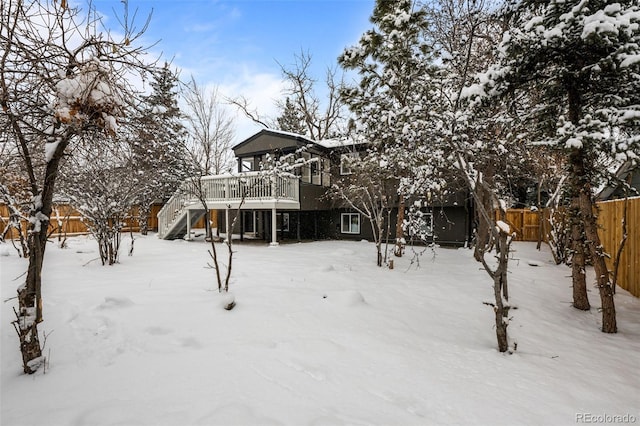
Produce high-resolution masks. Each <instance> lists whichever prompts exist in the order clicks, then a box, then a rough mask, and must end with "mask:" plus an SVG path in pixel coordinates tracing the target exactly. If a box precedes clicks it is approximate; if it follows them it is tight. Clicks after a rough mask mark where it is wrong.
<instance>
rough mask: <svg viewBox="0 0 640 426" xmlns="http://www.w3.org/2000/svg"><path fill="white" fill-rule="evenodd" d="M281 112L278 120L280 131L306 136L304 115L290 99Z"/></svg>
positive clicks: (286, 101)
mask: <svg viewBox="0 0 640 426" xmlns="http://www.w3.org/2000/svg"><path fill="white" fill-rule="evenodd" d="M281 110H282V113H281V115H280V117H278V118H277V122H278V127H280V130H283V131H285V132H291V133H297V134H299V135H304V134H305V133H304V132H305V126H304V119H303V116H302V113H301V112H300V111H299V110H298V109H297V108H296V106H295V105H294V104H293V102H291V99H290V98H289V97H287V99H286V100H285V103H284V105H283V106H282V107H281Z"/></svg>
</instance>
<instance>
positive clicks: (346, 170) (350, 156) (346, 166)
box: [340, 152, 359, 175]
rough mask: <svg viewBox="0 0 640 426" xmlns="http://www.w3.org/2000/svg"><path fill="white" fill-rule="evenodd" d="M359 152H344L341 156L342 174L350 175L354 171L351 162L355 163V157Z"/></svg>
mask: <svg viewBox="0 0 640 426" xmlns="http://www.w3.org/2000/svg"><path fill="white" fill-rule="evenodd" d="M358 157H359V156H358V153H357V152H348V153H346V154H342V155H341V156H340V174H341V175H350V174H351V173H353V170H351V164H352V163H353V161H354V159H355V158H358Z"/></svg>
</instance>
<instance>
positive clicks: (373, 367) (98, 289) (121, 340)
mask: <svg viewBox="0 0 640 426" xmlns="http://www.w3.org/2000/svg"><path fill="white" fill-rule="evenodd" d="M128 243H129V241H128V240H127V239H125V241H123V250H122V253H123V255H122V257H121V263H120V264H118V265H115V266H111V267H109V266H101V264H100V261H99V260H95V259H96V258H97V257H98V253H97V246H96V244H95V242H94V241H92V240H91V239H89V238H88V237H77V238H72V239H70V240H69V241H68V245H69V247H68V248H67V249H60V248H58V247H57V246H56V245H55V244H51V245H50V247H48V249H47V255H46V260H45V262H46V263H45V267H44V316H45V322H44V323H42V324H41V326H40V329H41V331H42V332H44V333H46V334H47V336H48V337H47V339H46V347H45V353H46V355H47V356H48V357H49V366H48V369H47V370H46V373H45V372H43V371H39V372H38V373H36V374H35V375H32V376H26V375H23V374H22V372H21V361H20V353H19V350H18V348H17V343H18V339H17V336H16V335H15V331H14V330H13V328H12V326H11V324H10V322H11V320H12V319H13V311H12V308H13V306H14V305H15V303H16V301H15V300H10V301H5V302H4V303H2V319H1V321H2V322H1V326H0V327H1V332H2V340H1V343H2V348H1V350H2V352H1V354H2V378H1V386H2V390H1V392H2V398H1V400H0V402H1V409H2V417H1V419H0V420H1V421H0V423H1V424H2V425H3V426H14V425H51V426H55V425H87V426H97V425H127V426H135V425H175V426H182V425H277V424H282V425H440V424H460V425H472V424H479V425H518V424H530V425H552V424H553V425H558V424H560V425H562V424H566V425H572V424H576V422H577V423H578V424H579V423H581V422H591V423H592V422H593V421H594V420H596V421H597V420H624V419H625V417H623V416H627V417H626V419H627V420H628V421H633V420H635V423H640V403H639V401H640V299H637V298H634V297H632V296H630V295H629V294H628V293H626V292H625V291H623V290H621V291H619V292H618V295H617V296H616V303H617V310H618V325H619V333H618V334H616V335H607V334H604V333H602V332H600V331H599V322H600V314H599V313H598V309H597V307H598V306H599V298H598V297H597V291H596V290H595V289H591V292H590V299H591V303H592V305H593V306H594V307H593V309H592V310H591V311H590V312H579V311H576V310H574V309H572V308H571V306H570V301H571V287H570V285H571V280H570V277H569V275H570V271H569V269H568V268H567V267H566V266H556V265H554V264H553V263H552V262H551V261H550V259H551V257H550V256H549V254H548V252H546V251H544V250H543V251H542V252H537V251H536V250H535V245H534V244H532V243H516V244H515V245H514V248H515V252H514V254H513V257H514V259H513V260H512V261H511V263H510V265H511V267H510V271H511V273H510V275H509V279H510V291H511V296H512V303H513V304H514V305H516V306H517V307H518V309H517V310H513V311H512V314H513V319H512V322H511V325H510V327H509V332H510V333H511V337H512V338H513V339H514V340H515V341H517V351H516V352H515V354H513V355H505V354H501V353H499V352H498V351H497V350H496V342H495V333H494V330H493V327H492V324H493V312H492V311H491V308H490V307H488V306H486V305H484V304H483V303H482V302H483V301H491V298H492V289H491V281H490V279H489V277H488V276H487V275H486V273H485V272H484V271H483V270H481V269H480V267H479V264H477V263H476V262H475V261H474V260H473V258H472V255H471V252H470V251H469V250H466V249H458V250H456V249H446V248H439V249H437V250H436V251H435V254H434V253H432V252H430V251H428V252H427V253H425V254H424V255H423V256H422V258H421V259H420V265H419V267H416V266H415V265H410V264H409V261H410V260H411V256H406V257H404V258H402V259H396V261H395V262H396V267H395V269H394V270H389V269H381V268H377V267H376V266H375V264H374V262H375V251H374V246H373V245H372V244H370V243H367V242H345V241H324V242H313V243H299V244H284V245H281V246H279V247H269V246H267V245H266V244H262V243H256V242H253V243H243V244H237V245H236V250H237V253H236V254H235V258H234V264H233V277H232V282H231V286H230V287H231V290H232V291H233V293H234V294H235V297H236V302H237V306H236V307H235V309H233V310H232V311H225V310H224V309H222V308H221V306H220V301H221V296H220V295H219V294H218V293H217V291H214V287H215V284H214V278H213V275H214V271H213V270H211V269H208V268H207V267H206V265H207V262H209V257H208V256H209V255H208V253H207V247H208V246H207V244H206V243H204V242H202V241H193V242H186V241H162V240H158V239H157V238H156V237H155V235H149V236H147V237H142V236H137V239H136V242H135V253H134V256H133V257H128V256H126V251H127V249H128ZM219 247H220V248H221V249H224V246H222V245H220V246H219ZM0 265H1V285H2V299H3V300H5V299H8V298H11V297H13V296H15V288H16V287H17V286H18V285H19V284H20V283H21V282H22V280H23V279H24V278H23V277H19V276H20V275H21V274H22V273H23V272H24V271H25V270H26V263H25V261H24V260H23V259H20V258H18V256H17V254H16V252H15V250H13V248H11V247H10V246H7V245H6V244H4V245H0ZM615 416H619V417H615Z"/></svg>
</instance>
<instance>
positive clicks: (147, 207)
mask: <svg viewBox="0 0 640 426" xmlns="http://www.w3.org/2000/svg"><path fill="white" fill-rule="evenodd" d="M150 214H151V204H147V203H146V202H144V200H143V201H142V202H141V203H140V205H139V206H138V225H139V227H140V234H141V235H147V234H148V233H149V215H150Z"/></svg>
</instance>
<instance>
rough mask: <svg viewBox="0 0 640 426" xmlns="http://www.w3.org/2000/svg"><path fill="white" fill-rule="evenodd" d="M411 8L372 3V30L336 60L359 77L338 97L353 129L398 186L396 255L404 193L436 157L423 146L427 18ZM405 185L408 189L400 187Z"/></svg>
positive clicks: (428, 95) (429, 82)
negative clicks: (348, 112)
mask: <svg viewBox="0 0 640 426" xmlns="http://www.w3.org/2000/svg"><path fill="white" fill-rule="evenodd" d="M413 4H414V2H413V1H410V0H395V1H388V0H378V1H376V4H375V7H374V10H373V14H372V16H371V22H372V23H373V25H374V28H373V29H371V30H368V31H366V32H365V33H364V34H363V35H362V37H361V38H360V41H359V43H358V45H356V46H353V47H351V48H348V49H346V50H345V51H344V53H343V54H342V55H341V56H340V57H339V58H338V61H339V63H340V65H341V66H342V67H344V68H346V69H348V70H357V71H358V73H359V74H360V83H359V85H358V86H351V87H345V88H344V89H343V90H342V92H341V94H342V97H343V99H344V100H345V102H346V103H347V105H348V106H349V108H350V109H351V111H352V112H353V113H354V114H355V115H356V120H357V123H358V124H357V127H356V128H357V129H358V131H359V133H361V135H362V136H363V137H364V138H365V140H367V141H368V142H369V143H371V144H372V145H373V146H374V147H375V150H376V152H377V153H379V155H380V156H381V159H382V158H384V161H381V162H380V164H381V165H380V167H381V169H386V170H387V171H388V174H389V176H390V177H395V178H396V179H399V180H400V181H401V186H400V189H399V191H398V196H399V199H398V220H397V223H398V227H397V228H396V240H397V244H396V251H395V252H396V255H401V253H402V246H403V239H402V235H403V228H402V225H403V222H404V219H403V215H404V198H405V196H407V195H408V189H407V188H408V187H410V186H413V183H415V182H416V176H417V175H419V174H421V173H423V172H424V170H421V169H420V168H422V167H424V166H425V165H426V164H427V163H429V162H430V161H431V160H432V159H433V158H434V157H435V155H434V150H433V149H432V148H433V147H429V146H427V145H425V144H424V141H425V140H427V139H428V134H429V132H430V130H429V126H428V124H427V123H428V122H429V120H430V119H429V111H430V110H431V109H432V108H431V105H429V102H430V101H431V100H432V99H434V98H435V97H434V90H435V85H434V74H435V71H436V68H435V67H434V66H433V65H432V64H433V60H434V54H433V52H432V51H431V48H430V45H429V43H428V40H427V38H426V29H427V21H426V14H425V12H424V11H423V10H421V9H416V10H414V8H413ZM408 156H411V158H408ZM421 156H422V157H421ZM417 158H422V159H421V160H418V161H416V159H417ZM405 182H411V184H410V185H407V186H406V187H405V186H403V183H405ZM414 189H415V188H414ZM417 192H420V191H417Z"/></svg>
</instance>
